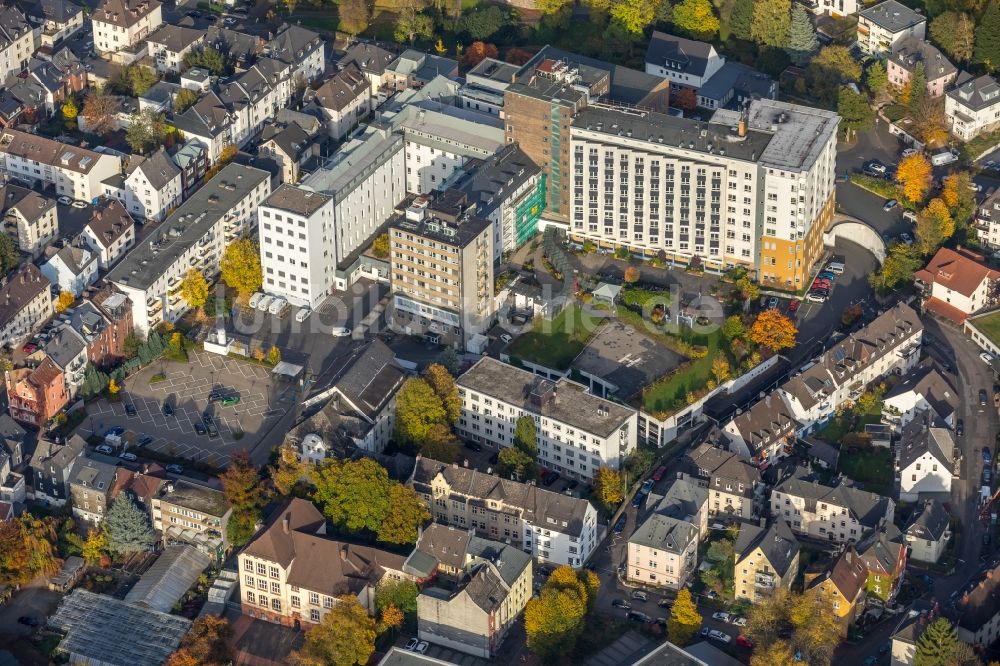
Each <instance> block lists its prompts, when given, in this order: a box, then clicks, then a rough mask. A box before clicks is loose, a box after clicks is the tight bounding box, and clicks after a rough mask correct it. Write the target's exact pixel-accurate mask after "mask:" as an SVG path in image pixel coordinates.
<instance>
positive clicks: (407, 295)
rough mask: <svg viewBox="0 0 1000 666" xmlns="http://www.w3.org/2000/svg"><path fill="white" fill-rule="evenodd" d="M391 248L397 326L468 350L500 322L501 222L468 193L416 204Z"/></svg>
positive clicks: (400, 219)
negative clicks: (480, 211) (496, 231)
mask: <svg viewBox="0 0 1000 666" xmlns="http://www.w3.org/2000/svg"><path fill="white" fill-rule="evenodd" d="M389 245H390V259H389V263H390V275H391V278H390V280H391V285H392V305H393V312H392V315H391V325H392V326H393V328H394V329H396V330H399V331H403V332H404V333H406V334H417V335H425V336H429V337H430V338H431V339H434V338H436V339H437V340H436V341H438V342H441V343H442V344H447V345H452V346H454V347H457V348H459V349H466V348H467V347H469V346H470V344H471V343H473V342H474V341H473V338H474V337H475V336H479V335H481V334H482V333H483V332H485V331H486V330H487V329H488V328H489V327H490V326H492V325H493V323H494V321H495V319H496V311H495V303H494V299H493V266H494V263H493V259H494V252H493V225H492V223H491V222H490V221H489V220H487V219H484V218H482V217H478V216H477V215H475V214H474V213H470V206H469V203H468V200H467V199H466V197H465V195H463V194H461V193H459V192H456V191H454V190H449V191H448V192H447V193H444V194H442V195H441V196H440V197H438V198H436V199H434V200H433V201H432V200H430V199H429V198H428V197H418V198H416V199H414V200H413V203H412V204H410V205H409V206H407V208H406V211H405V213H403V214H402V215H399V216H397V217H396V218H395V219H394V220H393V221H392V222H391V225H390V230H389Z"/></svg>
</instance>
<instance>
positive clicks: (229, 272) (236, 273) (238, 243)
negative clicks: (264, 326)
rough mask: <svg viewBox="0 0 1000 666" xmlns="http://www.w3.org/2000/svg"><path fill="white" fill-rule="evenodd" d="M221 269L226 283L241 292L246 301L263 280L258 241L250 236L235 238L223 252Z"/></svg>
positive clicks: (241, 299)
mask: <svg viewBox="0 0 1000 666" xmlns="http://www.w3.org/2000/svg"><path fill="white" fill-rule="evenodd" d="M219 269H220V272H221V273H222V279H223V280H224V281H225V283H226V284H228V285H229V286H230V287H232V288H233V289H235V290H236V292H237V293H238V294H239V297H240V302H241V303H246V302H247V301H248V300H249V299H250V296H251V295H252V294H253V293H254V292H255V291H257V290H258V289H260V285H261V284H262V282H263V273H262V272H261V269H260V250H259V249H258V248H257V243H256V242H254V241H253V240H251V239H249V238H237V239H236V240H234V241H233V242H232V243H230V244H229V245H228V246H227V247H226V251H225V252H224V253H223V254H222V261H221V262H220V263H219Z"/></svg>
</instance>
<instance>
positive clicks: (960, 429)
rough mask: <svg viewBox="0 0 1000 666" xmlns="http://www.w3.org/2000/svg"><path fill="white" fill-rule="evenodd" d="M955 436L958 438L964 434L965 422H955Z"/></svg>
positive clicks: (960, 420)
mask: <svg viewBox="0 0 1000 666" xmlns="http://www.w3.org/2000/svg"><path fill="white" fill-rule="evenodd" d="M955 434H956V435H958V436H959V437H961V436H962V435H964V434H965V421H963V420H962V419H959V420H958V421H956V422H955Z"/></svg>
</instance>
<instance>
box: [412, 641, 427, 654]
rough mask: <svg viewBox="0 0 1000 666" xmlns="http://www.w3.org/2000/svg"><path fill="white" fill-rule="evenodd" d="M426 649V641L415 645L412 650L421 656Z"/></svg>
mask: <svg viewBox="0 0 1000 666" xmlns="http://www.w3.org/2000/svg"><path fill="white" fill-rule="evenodd" d="M428 647H430V646H429V645H427V641H420V643H419V644H418V645H417V647H415V648H413V651H414V652H417V653H420V654H423V653H425V652H427V648H428Z"/></svg>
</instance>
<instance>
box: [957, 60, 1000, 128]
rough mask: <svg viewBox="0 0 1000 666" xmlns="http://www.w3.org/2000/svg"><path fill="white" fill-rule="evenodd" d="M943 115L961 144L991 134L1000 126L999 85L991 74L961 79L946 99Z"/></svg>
mask: <svg viewBox="0 0 1000 666" xmlns="http://www.w3.org/2000/svg"><path fill="white" fill-rule="evenodd" d="M944 115H945V117H946V118H947V119H948V123H949V124H950V125H951V133H952V134H954V135H955V136H957V137H958V138H959V139H961V140H962V141H969V140H970V139H973V138H974V137H976V136H979V135H980V134H983V133H985V132H989V131H992V130H993V129H994V128H995V127H996V126H997V124H998V123H1000V84H998V83H997V81H996V79H995V78H993V77H992V76H989V75H988V74H984V75H982V76H980V77H977V78H975V79H973V78H971V77H968V78H964V77H963V78H961V79H960V80H959V81H958V85H956V86H955V87H954V88H952V89H951V90H949V91H948V94H947V95H945V98H944Z"/></svg>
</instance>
